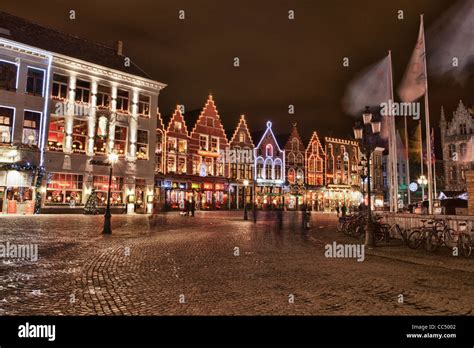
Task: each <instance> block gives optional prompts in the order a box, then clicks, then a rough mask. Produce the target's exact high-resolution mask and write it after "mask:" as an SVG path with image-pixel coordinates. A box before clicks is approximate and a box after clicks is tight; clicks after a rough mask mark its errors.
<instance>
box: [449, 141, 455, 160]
mask: <svg viewBox="0 0 474 348" xmlns="http://www.w3.org/2000/svg"><path fill="white" fill-rule="evenodd" d="M448 149H449V157H450V158H451V159H452V158H453V157H454V154H455V153H456V145H454V144H450V145H449V148H448Z"/></svg>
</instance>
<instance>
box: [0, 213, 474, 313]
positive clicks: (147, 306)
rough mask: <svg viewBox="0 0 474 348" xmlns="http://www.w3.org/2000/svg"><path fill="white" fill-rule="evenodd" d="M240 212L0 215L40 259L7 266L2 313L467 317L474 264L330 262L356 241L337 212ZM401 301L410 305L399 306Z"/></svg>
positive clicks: (437, 258) (4, 233)
mask: <svg viewBox="0 0 474 348" xmlns="http://www.w3.org/2000/svg"><path fill="white" fill-rule="evenodd" d="M242 215H243V214H242V212H197V213H196V217H195V218H192V217H181V216H179V214H178V213H167V214H158V215H154V216H152V217H149V216H145V215H134V216H126V215H114V216H113V217H112V227H113V234H112V235H109V236H106V235H102V234H101V230H102V222H103V216H84V215H41V216H8V217H1V218H0V242H1V243H3V244H5V243H6V242H10V243H15V244H37V245H38V257H39V258H38V260H37V261H36V262H33V261H29V260H15V259H3V260H1V261H0V262H1V264H0V315H453V314H460V315H470V314H472V310H473V302H474V301H473V299H472V293H473V289H474V269H473V267H472V258H471V259H463V258H455V257H452V256H449V254H448V253H443V252H441V253H437V254H427V253H426V252H425V251H421V250H419V251H413V250H410V249H408V248H406V247H404V246H402V245H397V244H396V243H395V244H394V245H391V246H384V247H382V246H381V247H379V248H377V249H374V250H367V251H366V255H365V260H364V261H363V262H358V261H357V260H356V259H348V258H327V257H325V245H326V244H331V243H333V242H334V241H337V242H339V243H344V242H347V243H354V242H355V241H354V240H351V239H345V238H347V237H345V236H343V235H342V234H340V233H337V232H336V228H335V224H336V217H335V215H327V214H313V215H312V223H311V226H312V227H311V229H310V231H308V232H306V233H303V232H302V231H301V229H300V226H301V218H300V215H299V214H298V213H291V212H286V213H284V216H283V219H284V223H283V226H282V228H279V226H278V224H277V223H275V222H274V220H275V219H274V217H275V216H274V215H273V214H272V213H263V212H261V213H259V216H258V222H257V223H256V224H254V223H253V221H252V220H251V219H252V215H251V214H249V215H250V216H249V217H250V220H249V221H243V219H242ZM400 295H402V296H403V303H400Z"/></svg>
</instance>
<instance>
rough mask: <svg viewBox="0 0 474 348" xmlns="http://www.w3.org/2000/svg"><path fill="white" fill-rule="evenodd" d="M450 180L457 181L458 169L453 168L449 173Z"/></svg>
mask: <svg viewBox="0 0 474 348" xmlns="http://www.w3.org/2000/svg"><path fill="white" fill-rule="evenodd" d="M449 178H450V179H451V180H457V175H456V167H451V169H450V171H449Z"/></svg>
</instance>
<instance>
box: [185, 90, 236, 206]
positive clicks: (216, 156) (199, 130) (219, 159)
mask: <svg viewBox="0 0 474 348" xmlns="http://www.w3.org/2000/svg"><path fill="white" fill-rule="evenodd" d="M228 152H229V142H228V140H227V136H226V134H225V131H224V127H223V126H222V122H221V118H220V116H219V113H218V111H217V108H216V105H215V103H214V100H213V98H212V95H209V97H208V99H207V102H206V104H205V105H204V108H203V109H202V111H201V113H200V114H199V116H198V118H197V120H196V123H195V125H194V128H193V129H192V131H191V133H190V135H189V163H188V173H191V175H192V176H193V178H192V181H193V183H192V187H191V188H192V190H193V192H195V193H197V196H196V197H195V198H196V202H197V204H198V207H199V208H201V209H226V208H228V207H229V190H230V187H229V180H228V177H229V163H228V161H226V158H225V157H226V156H225V154H226V153H228Z"/></svg>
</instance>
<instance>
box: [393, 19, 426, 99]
mask: <svg viewBox="0 0 474 348" xmlns="http://www.w3.org/2000/svg"><path fill="white" fill-rule="evenodd" d="M425 72H426V52H425V32H424V30H423V19H422V20H421V22H420V32H419V34H418V40H417V41H416V46H415V50H414V51H413V53H412V55H411V58H410V62H409V63H408V66H407V70H406V71H405V76H404V77H403V80H402V82H401V84H400V86H399V88H398V95H399V96H400V99H401V100H402V101H403V102H408V103H411V102H413V101H415V100H417V99H418V98H420V97H421V96H422V95H424V94H425V92H426V73H425Z"/></svg>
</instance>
